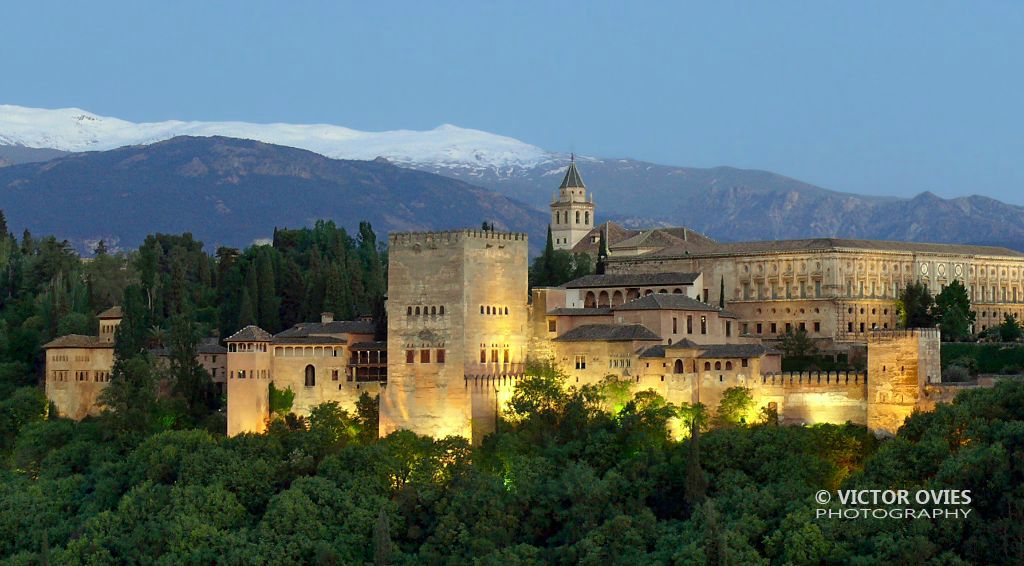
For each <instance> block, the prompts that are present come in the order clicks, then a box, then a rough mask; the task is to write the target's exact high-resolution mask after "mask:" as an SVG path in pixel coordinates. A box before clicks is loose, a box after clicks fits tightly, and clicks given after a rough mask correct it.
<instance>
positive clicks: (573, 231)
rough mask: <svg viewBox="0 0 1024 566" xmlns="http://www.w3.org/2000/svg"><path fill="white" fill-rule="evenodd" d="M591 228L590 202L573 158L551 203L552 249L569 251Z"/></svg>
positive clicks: (591, 208)
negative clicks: (553, 247)
mask: <svg viewBox="0 0 1024 566" xmlns="http://www.w3.org/2000/svg"><path fill="white" fill-rule="evenodd" d="M593 228H594V199H593V196H591V197H590V198H588V197H587V187H586V185H584V184H583V177H581V176H580V172H579V170H577V169H576V156H575V155H574V156H572V158H571V159H570V161H569V169H568V170H566V172H565V177H564V178H563V179H562V184H561V186H559V187H558V194H557V195H556V196H555V198H554V201H553V202H552V203H551V239H552V242H553V243H554V246H555V249H556V250H569V249H572V247H573V246H575V245H576V244H577V242H579V241H580V240H582V239H583V237H584V236H586V235H587V233H589V232H590V231H591V230H592V229H593Z"/></svg>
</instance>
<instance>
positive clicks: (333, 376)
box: [331, 369, 339, 381]
mask: <svg viewBox="0 0 1024 566" xmlns="http://www.w3.org/2000/svg"><path fill="white" fill-rule="evenodd" d="M338 377H339V373H338V370H336V369H332V370H331V381H338Z"/></svg>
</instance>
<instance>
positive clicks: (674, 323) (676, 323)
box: [672, 316, 679, 334]
mask: <svg viewBox="0 0 1024 566" xmlns="http://www.w3.org/2000/svg"><path fill="white" fill-rule="evenodd" d="M678 332H679V319H678V318H676V317H674V316H673V317H672V334H677V333H678Z"/></svg>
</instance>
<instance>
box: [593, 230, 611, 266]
mask: <svg viewBox="0 0 1024 566" xmlns="http://www.w3.org/2000/svg"><path fill="white" fill-rule="evenodd" d="M606 229H607V225H606ZM605 231H606V230H601V241H600V242H599V243H598V247H597V268H596V269H595V270H594V273H596V274H598V275H604V271H605V267H606V266H605V263H606V262H607V261H608V240H607V238H606V237H605Z"/></svg>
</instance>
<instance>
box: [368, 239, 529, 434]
mask: <svg viewBox="0 0 1024 566" xmlns="http://www.w3.org/2000/svg"><path fill="white" fill-rule="evenodd" d="M527 253H528V250H527V239H526V235H525V234H517V233H500V232H494V231H489V230H484V231H477V230H462V231H452V232H425V233H404V234H391V236H390V237H389V242H388V307H387V310H388V384H387V388H386V389H385V390H384V392H383V393H382V395H381V403H380V435H381V436H385V435H387V434H389V433H391V432H393V431H395V430H399V429H408V430H411V431H413V432H416V433H418V434H426V435H430V436H433V437H435V438H442V437H444V436H448V435H458V436H463V437H465V438H468V439H473V438H474V436H476V437H479V436H480V435H479V431H478V430H477V428H478V427H477V426H476V425H475V424H474V413H473V395H472V392H471V390H470V387H469V386H468V380H467V378H468V377H469V376H494V377H500V376H503V375H509V374H514V373H516V372H517V371H521V368H522V364H523V363H524V362H525V360H526V354H527V336H528V334H529V329H528V328H527V324H528V323H527V298H528V291H527ZM477 424H478V425H482V424H483V423H477ZM488 424H492V423H488ZM474 433H478V434H476V435H474Z"/></svg>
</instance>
